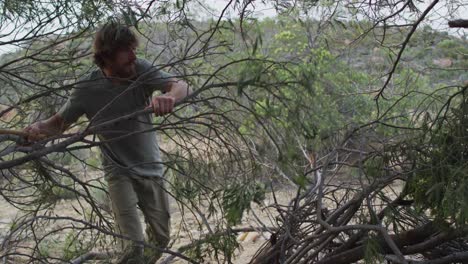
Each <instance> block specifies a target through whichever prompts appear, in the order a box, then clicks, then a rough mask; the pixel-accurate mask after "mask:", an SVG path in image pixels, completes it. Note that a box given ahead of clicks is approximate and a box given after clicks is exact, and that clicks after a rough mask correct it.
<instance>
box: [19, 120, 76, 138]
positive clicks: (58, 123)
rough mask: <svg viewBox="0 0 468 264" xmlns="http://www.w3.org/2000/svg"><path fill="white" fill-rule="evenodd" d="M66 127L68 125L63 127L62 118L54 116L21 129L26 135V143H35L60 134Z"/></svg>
mask: <svg viewBox="0 0 468 264" xmlns="http://www.w3.org/2000/svg"><path fill="white" fill-rule="evenodd" d="M67 127H68V125H65V122H64V121H63V119H62V117H60V116H59V115H58V114H55V115H53V116H51V117H50V118H49V119H46V120H43V121H38V122H35V123H33V124H31V125H29V126H28V127H26V128H25V129H23V131H24V132H25V133H26V134H27V136H26V140H27V141H28V142H35V141H39V140H42V139H45V138H47V137H50V136H55V135H58V134H61V133H62V132H63V131H64V130H65V129H66V128H67Z"/></svg>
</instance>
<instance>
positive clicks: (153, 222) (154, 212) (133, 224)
mask: <svg viewBox="0 0 468 264" xmlns="http://www.w3.org/2000/svg"><path fill="white" fill-rule="evenodd" d="M106 180H107V182H108V185H109V195H110V198H111V201H112V210H113V212H114V215H115V222H116V224H117V227H118V230H119V232H120V234H121V235H123V236H126V237H129V238H130V239H131V240H128V239H122V240H121V245H122V249H123V250H125V251H127V252H128V250H139V251H141V252H142V251H143V248H142V247H141V246H135V245H136V244H138V242H142V241H144V235H143V228H142V224H141V222H140V219H139V217H138V212H137V205H138V206H139V207H140V209H141V211H142V212H143V215H144V217H145V221H146V224H147V228H146V234H147V236H148V243H149V244H151V245H153V246H156V247H160V248H164V247H166V246H167V244H168V243H169V239H170V217H169V204H168V198H167V192H166V190H165V189H164V180H163V179H162V178H159V177H138V176H129V175H122V174H116V173H112V174H109V173H107V174H106ZM135 241H136V242H135ZM148 252H152V253H148ZM147 253H148V254H149V255H151V256H150V257H146V259H151V260H150V261H149V262H148V263H150V262H151V263H154V262H155V261H156V260H157V259H158V258H159V257H160V256H161V252H158V251H154V250H151V249H149V250H146V249H145V255H148V254H147ZM124 262H125V261H124ZM125 263H126V262H125Z"/></svg>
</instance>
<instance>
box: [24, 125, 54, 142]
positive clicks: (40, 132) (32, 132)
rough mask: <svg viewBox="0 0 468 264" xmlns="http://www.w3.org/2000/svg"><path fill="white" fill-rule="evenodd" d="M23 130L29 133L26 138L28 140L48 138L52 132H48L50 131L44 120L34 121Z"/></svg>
mask: <svg viewBox="0 0 468 264" xmlns="http://www.w3.org/2000/svg"><path fill="white" fill-rule="evenodd" d="M23 131H24V132H25V133H26V134H27V136H26V140H27V141H28V142H36V141H39V140H41V139H44V138H46V137H47V135H48V134H50V132H49V133H47V132H48V131H46V128H45V124H44V122H43V121H38V122H36V123H33V124H31V125H29V126H28V127H26V128H25V129H24V130H23Z"/></svg>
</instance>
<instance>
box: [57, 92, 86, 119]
mask: <svg viewBox="0 0 468 264" xmlns="http://www.w3.org/2000/svg"><path fill="white" fill-rule="evenodd" d="M57 114H58V115H60V117H62V118H63V120H64V121H65V123H66V124H72V123H74V122H76V120H78V118H80V116H82V115H83V114H84V110H83V107H82V105H81V102H80V100H79V93H78V90H77V89H73V90H72V92H71V95H70V97H68V100H67V102H66V103H65V104H64V105H63V106H62V108H60V110H59V111H58V112H57Z"/></svg>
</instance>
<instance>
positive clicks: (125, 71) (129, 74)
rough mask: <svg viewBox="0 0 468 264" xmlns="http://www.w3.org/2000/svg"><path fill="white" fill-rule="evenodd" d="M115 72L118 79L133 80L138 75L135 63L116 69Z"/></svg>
mask: <svg viewBox="0 0 468 264" xmlns="http://www.w3.org/2000/svg"><path fill="white" fill-rule="evenodd" d="M113 72H114V73H115V75H116V77H118V78H121V79H132V78H134V77H136V75H137V72H136V66H135V63H134V62H132V63H128V64H125V65H121V66H118V67H114V69H113Z"/></svg>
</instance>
